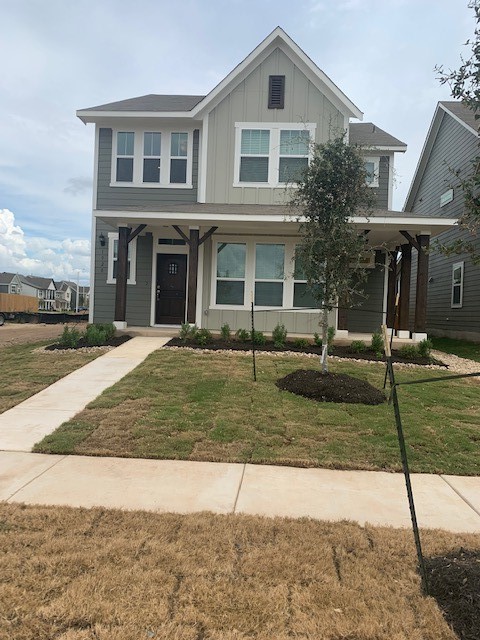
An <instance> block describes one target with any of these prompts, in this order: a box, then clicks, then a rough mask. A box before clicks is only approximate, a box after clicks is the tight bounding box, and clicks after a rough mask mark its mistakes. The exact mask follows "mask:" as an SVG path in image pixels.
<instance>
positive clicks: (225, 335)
mask: <svg viewBox="0 0 480 640" xmlns="http://www.w3.org/2000/svg"><path fill="white" fill-rule="evenodd" d="M231 333H232V332H231V331H230V325H229V324H228V323H227V322H225V324H222V326H221V327H220V335H221V337H222V340H225V342H230V340H231Z"/></svg>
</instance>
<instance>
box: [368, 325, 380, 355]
mask: <svg viewBox="0 0 480 640" xmlns="http://www.w3.org/2000/svg"><path fill="white" fill-rule="evenodd" d="M370 347H371V348H372V351H375V355H376V356H377V357H378V358H380V357H381V356H382V353H383V336H382V334H381V333H380V332H378V331H375V333H373V334H372V341H371V343H370Z"/></svg>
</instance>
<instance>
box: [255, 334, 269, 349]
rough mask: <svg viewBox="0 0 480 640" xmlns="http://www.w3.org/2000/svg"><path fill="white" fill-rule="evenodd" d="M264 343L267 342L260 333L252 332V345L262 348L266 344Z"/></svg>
mask: <svg viewBox="0 0 480 640" xmlns="http://www.w3.org/2000/svg"><path fill="white" fill-rule="evenodd" d="M266 342H267V339H266V337H265V335H264V334H263V333H262V332H261V331H254V332H253V344H258V345H260V346H263V345H264V344H266Z"/></svg>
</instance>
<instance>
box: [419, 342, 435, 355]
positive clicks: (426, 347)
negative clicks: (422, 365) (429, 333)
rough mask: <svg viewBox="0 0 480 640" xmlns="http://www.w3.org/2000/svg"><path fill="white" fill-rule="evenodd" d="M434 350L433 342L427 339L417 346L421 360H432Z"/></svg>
mask: <svg viewBox="0 0 480 640" xmlns="http://www.w3.org/2000/svg"><path fill="white" fill-rule="evenodd" d="M432 348H433V342H432V341H431V340H427V339H425V340H422V341H421V342H419V343H418V345H417V349H418V355H419V356H420V357H421V358H430V355H431V351H432Z"/></svg>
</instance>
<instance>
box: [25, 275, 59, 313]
mask: <svg viewBox="0 0 480 640" xmlns="http://www.w3.org/2000/svg"><path fill="white" fill-rule="evenodd" d="M21 281H22V289H24V288H25V289H26V290H28V289H29V290H30V291H32V292H33V293H28V294H26V295H36V296H37V298H38V308H39V310H40V311H55V291H56V287H55V282H54V281H53V279H52V278H39V277H38V276H22V277H21Z"/></svg>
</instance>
